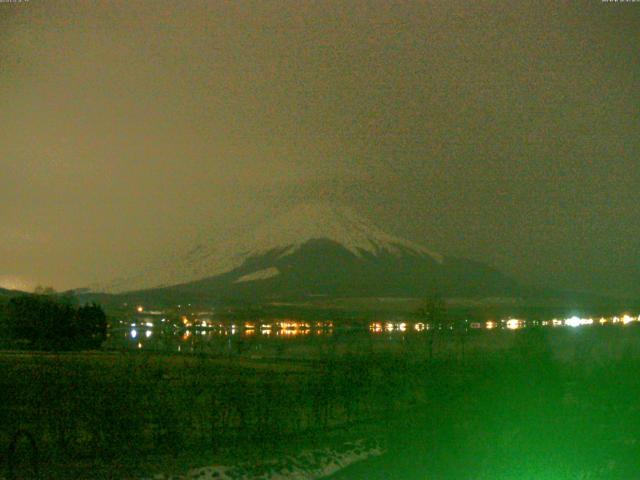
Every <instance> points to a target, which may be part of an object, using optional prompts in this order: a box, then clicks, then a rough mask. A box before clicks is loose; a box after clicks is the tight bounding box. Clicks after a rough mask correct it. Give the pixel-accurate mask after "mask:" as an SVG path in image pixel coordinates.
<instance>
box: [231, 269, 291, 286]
mask: <svg viewBox="0 0 640 480" xmlns="http://www.w3.org/2000/svg"><path fill="white" fill-rule="evenodd" d="M276 275H280V270H278V269H277V268H276V267H269V268H264V269H262V270H258V271H257V272H253V273H248V274H246V275H243V276H241V277H240V278H238V279H237V280H236V281H235V282H233V283H241V282H253V281H254V280H266V279H267V278H272V277H275V276H276Z"/></svg>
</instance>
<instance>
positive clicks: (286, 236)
mask: <svg viewBox="0 0 640 480" xmlns="http://www.w3.org/2000/svg"><path fill="white" fill-rule="evenodd" d="M311 240H330V241H333V242H335V243H337V244H339V245H340V246H342V247H343V248H345V249H346V250H348V251H349V252H351V253H352V254H353V255H355V256H357V257H362V256H363V255H364V254H365V253H367V254H371V255H373V256H377V255H380V254H382V253H387V254H391V255H397V256H400V255H403V254H406V253H411V254H412V255H417V256H421V257H430V258H431V259H432V260H434V261H436V262H438V263H441V262H442V261H443V258H442V257H441V256H440V255H439V254H437V253H434V252H432V251H430V250H428V249H427V248H425V247H423V246H422V245H419V244H417V243H414V242H411V241H408V240H405V239H402V238H399V237H396V236H393V235H390V234H388V233H386V232H384V231H383V230H381V229H380V228H378V227H376V226H375V225H373V224H372V223H370V222H369V221H367V220H365V219H363V218H362V217H360V216H359V215H358V214H356V213H355V212H354V211H353V210H351V209H350V208H346V207H341V206H335V205H332V204H328V203H307V204H301V205H298V206H296V207H295V208H293V209H291V210H290V211H288V212H286V213H284V214H282V215H279V216H276V217H274V218H273V219H267V220H266V221H264V222H263V223H262V224H261V225H260V226H258V227H257V228H256V229H254V230H252V231H250V233H249V234H248V235H234V236H233V237H232V238H231V239H229V240H225V241H221V240H219V239H217V238H210V239H208V240H205V241H203V242H201V243H200V244H199V245H198V246H196V247H195V248H193V249H191V250H190V251H188V252H187V253H186V254H184V255H180V256H177V257H175V258H173V259H167V260H165V261H162V262H160V263H159V264H158V265H156V266H152V267H150V268H148V269H145V271H144V272H141V273H140V274H138V275H135V276H131V277H127V278H123V279H121V280H118V281H115V282H111V283H110V284H107V285H102V286H96V287H95V288H93V290H96V291H108V292H123V291H131V290H142V289H147V288H154V287H162V286H169V285H177V284H182V283H187V282H191V281H195V280H200V279H204V278H208V277H212V276H215V275H219V274H222V273H225V272H229V271H231V270H233V269H235V268H238V267H240V266H241V265H242V264H243V263H244V262H245V261H246V260H247V259H250V258H253V257H257V256H259V255H264V254H266V253H269V252H277V255H278V258H281V257H284V256H286V255H289V254H292V253H294V252H296V251H297V250H298V249H300V248H301V247H302V246H303V245H305V244H306V243H307V242H309V241H311ZM268 273H269V276H273V275H277V273H278V272H277V270H269V271H268ZM261 275H262V273H261ZM261 275H258V274H257V273H256V274H255V278H256V279H258V278H261ZM264 275H266V273H265V274H264ZM265 278H267V277H265ZM253 279H254V277H253V276H252V275H251V274H249V275H245V277H243V278H241V279H239V281H241V282H244V281H251V280H253Z"/></svg>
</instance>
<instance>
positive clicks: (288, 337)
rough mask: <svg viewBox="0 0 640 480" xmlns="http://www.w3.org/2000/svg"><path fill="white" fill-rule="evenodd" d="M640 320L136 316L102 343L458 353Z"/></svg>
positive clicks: (286, 352)
mask: <svg viewBox="0 0 640 480" xmlns="http://www.w3.org/2000/svg"><path fill="white" fill-rule="evenodd" d="M638 320H639V317H632V316H629V315H622V316H620V317H618V316H614V317H602V318H599V319H592V318H579V317H570V318H566V319H551V320H544V321H527V320H522V319H515V318H508V319H502V320H498V321H486V322H461V323H457V324H455V325H454V324H439V325H431V324H429V323H425V322H419V321H415V320H414V321H404V320H400V321H374V322H346V321H341V320H335V321H302V320H294V319H277V320H274V319H270V320H264V319H263V320H260V319H256V320H255V321H245V322H214V321H211V320H203V321H199V322H194V321H191V320H189V321H184V322H177V323H175V322H174V323H169V322H166V321H165V319H164V318H158V317H152V316H143V315H141V316H139V317H138V318H136V319H135V321H131V322H126V323H125V322H123V323H124V324H123V325H122V326H119V327H117V328H113V329H111V331H110V333H109V339H108V341H107V342H106V344H105V348H106V349H109V350H127V351H130V350H143V351H156V352H173V353H192V354H194V353H195V354H210V355H241V356H249V357H280V356H287V357H291V356H294V357H296V356H309V355H317V354H326V355H330V354H359V353H369V352H379V351H385V350H386V351H394V350H402V349H405V350H407V349H408V350H414V351H415V352H416V353H417V354H429V355H433V354H434V352H436V353H438V352H439V353H446V354H447V355H458V354H462V355H464V354H465V353H466V352H467V351H468V350H470V349H486V348H491V349H500V348H508V347H510V346H512V345H513V343H514V342H515V341H516V335H517V334H518V333H519V332H522V331H528V330H531V329H533V328H535V329H537V330H544V331H552V330H555V331H558V332H560V331H579V330H583V329H593V328H596V329H598V328H625V326H626V325H628V324H631V323H634V324H635V323H638Z"/></svg>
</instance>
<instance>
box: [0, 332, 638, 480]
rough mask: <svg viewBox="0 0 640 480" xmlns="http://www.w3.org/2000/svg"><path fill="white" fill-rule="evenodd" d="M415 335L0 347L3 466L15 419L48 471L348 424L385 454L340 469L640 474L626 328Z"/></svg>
mask: <svg viewBox="0 0 640 480" xmlns="http://www.w3.org/2000/svg"><path fill="white" fill-rule="evenodd" d="M416 338H418V337H413V339H412V340H411V341H408V342H400V343H397V342H396V343H395V344H394V345H396V347H395V348H394V349H386V350H379V351H368V350H366V349H362V350H361V351H360V352H359V353H358V352H353V351H352V352H349V353H347V354H344V353H343V354H341V355H337V356H311V357H309V358H307V359H300V358H294V359H290V358H279V359H278V358H274V359H270V360H266V359H263V360H252V359H250V358H246V357H231V358H215V357H207V356H190V355H163V354H149V353H144V352H132V353H126V354H125V353H115V352H95V353H90V352H88V353H69V354H51V353H49V354H39V353H28V352H18V353H12V352H6V353H2V354H0V451H1V452H2V464H3V466H4V471H8V466H10V465H14V468H13V471H14V472H15V474H16V478H32V477H33V475H34V473H33V471H32V463H31V457H30V456H29V455H30V454H31V448H30V447H29V445H28V442H27V437H26V436H25V437H23V438H22V439H21V440H20V441H19V442H18V448H17V451H16V453H15V454H13V455H9V454H8V450H7V449H8V446H9V445H10V444H11V441H12V439H13V437H14V435H15V434H16V432H18V431H21V430H22V431H25V432H28V434H29V435H31V436H32V437H33V439H34V440H35V442H36V446H37V451H38V458H37V462H36V464H37V466H38V469H39V474H40V476H41V477H42V478H46V479H48V478H62V479H66V478H136V477H137V476H139V475H140V476H141V475H142V474H146V475H148V474H149V473H152V472H154V471H163V472H165V473H166V472H171V471H182V470H183V469H185V468H187V467H188V466H198V465H207V464H211V463H215V462H222V463H225V464H229V463H234V462H237V461H241V460H243V461H246V460H248V461H256V462H259V461H261V460H262V459H265V458H269V457H272V456H277V455H278V454H280V453H283V452H286V453H291V451H295V450H296V449H300V448H303V447H304V446H320V445H325V444H327V443H331V442H333V441H337V440H344V439H348V438H353V437H358V436H367V437H376V438H379V439H381V440H382V441H383V443H384V444H385V447H386V448H387V449H388V451H389V454H387V455H385V456H384V457H382V458H381V459H379V460H377V461H371V462H365V463H364V464H363V465H362V466H356V467H353V469H351V470H350V472H351V473H350V474H349V473H348V472H345V474H344V475H351V477H349V476H343V477H341V478H398V479H404V478H407V479H409V478H430V477H429V476H427V475H431V478H443V479H449V478H450V479H459V478H465V479H466V478H478V479H482V478H492V479H493V478H505V479H510V478H518V479H520V478H553V479H563V478H612V479H614V478H620V479H623V478H624V479H630V478H640V476H629V475H630V472H632V471H635V470H634V469H636V468H637V467H640V408H639V407H638V405H637V400H636V399H637V398H638V396H639V395H640V375H638V374H637V373H638V372H639V371H640V348H639V347H640V329H639V328H636V327H634V326H627V327H610V328H607V327H594V328H581V329H575V330H573V329H558V330H544V331H542V330H529V331H522V332H500V333H498V334H497V335H483V336H480V335H476V336H473V335H472V336H469V337H468V338H467V339H466V340H464V342H465V344H464V345H465V346H464V348H463V347H462V345H461V343H460V339H458V338H455V337H451V338H449V339H448V340H447V339H441V340H439V342H440V343H436V348H435V349H434V353H433V354H429V351H430V347H429V342H428V336H425V337H423V340H417V339H416ZM447 342H448V343H447ZM438 345H439V346H438ZM367 468H369V469H371V470H366V469H367ZM358 469H365V470H358ZM639 471H640V470H639ZM545 472H546V473H545ZM549 472H551V473H552V474H550V473H549ZM553 472H555V473H553ZM603 472H604V473H603ZM383 474H384V475H383ZM525 474H526V475H525ZM376 475H378V476H376ZM527 475H528V476H527ZM545 475H546V476H545ZM549 475H550V476H549ZM567 475H568V476H567ZM580 475H581V476H580ZM625 475H626V476H625ZM634 475H635V474H634Z"/></svg>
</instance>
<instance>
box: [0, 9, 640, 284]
mask: <svg viewBox="0 0 640 480" xmlns="http://www.w3.org/2000/svg"><path fill="white" fill-rule="evenodd" d="M303 200H330V201H334V202H336V203H339V204H346V205H350V206H352V207H353V208H354V209H355V210H357V211H358V212H360V213H362V214H363V215H365V216H368V217H369V218H372V219H373V220H374V221H375V222H376V223H377V224H378V225H379V226H381V227H382V228H384V229H386V230H388V231H389V232H390V233H394V234H397V235H400V236H404V237H406V238H409V239H411V240H414V241H418V242H420V243H423V244H424V245H426V246H428V247H431V248H433V249H435V250H438V251H440V252H442V253H444V254H450V255H458V256H464V257H469V258H473V259H477V260H481V261H485V262H487V263H490V264H492V265H494V266H496V267H498V268H500V269H501V270H503V271H504V272H506V273H509V274H513V275H515V276H516V277H518V278H519V279H521V280H523V281H525V282H531V283H534V284H545V285H553V286H559V287H563V288H571V289H576V290H587V291H588V290H592V291H596V292H607V293H615V294H620V295H640V3H624V4H622V3H602V2H601V1H600V0H589V1H582V2H571V3H570V4H565V3H564V2H557V1H543V2H494V1H488V2H477V1H465V2H458V1H451V2H449V1H447V2H435V1H434V2H428V3H422V2H409V3H404V2H402V3H396V2H389V1H370V2H359V1H353V0H349V1H345V2H303V1H291V2H284V1H272V2H255V3H248V2H222V1H207V2H197V1H188V2H178V1H175V0H173V1H170V2H160V1H153V2H150V1H131V0H128V1H120V2H75V1H73V2H71V1H70V2H59V1H53V0H46V1H45V0H30V1H28V2H24V3H0V285H4V286H8V287H17V288H32V287H33V286H35V285H36V284H44V285H53V286H54V287H56V288H58V289H64V288H71V287H79V286H83V285H86V284H89V283H91V282H94V281H100V280H102V281H104V280H108V279H111V278H113V277H114V276H118V275H120V274H124V273H126V272H131V271H135V270H136V269H137V268H140V267H141V266H142V265H145V264H146V263H147V262H149V261H150V260H152V259H153V258H155V257H157V256H158V255H162V254H163V252H166V251H172V250H175V249H180V248H182V247H186V246H188V245H189V244H190V243H191V242H192V241H193V239H194V238H195V237H197V236H198V235H200V234H201V232H206V233H207V234H208V235H214V236H215V235H216V232H222V231H228V230H229V229H232V228H236V227H237V226H238V225H248V224H251V223H252V222H254V221H256V220H257V219H261V218H266V217H268V216H269V215H272V214H273V213H274V212H277V211H279V210H282V209H285V208H287V207H288V206H292V205H294V204H296V203H298V202H300V201H303Z"/></svg>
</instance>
